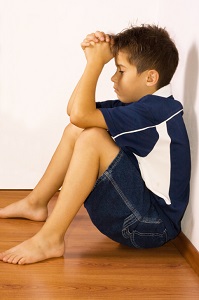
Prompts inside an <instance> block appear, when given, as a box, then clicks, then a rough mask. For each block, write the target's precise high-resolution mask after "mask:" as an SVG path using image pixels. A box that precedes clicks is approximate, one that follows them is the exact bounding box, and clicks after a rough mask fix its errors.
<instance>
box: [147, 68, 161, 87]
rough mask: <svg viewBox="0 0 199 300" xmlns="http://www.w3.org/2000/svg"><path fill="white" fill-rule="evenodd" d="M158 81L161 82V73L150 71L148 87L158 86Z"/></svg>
mask: <svg viewBox="0 0 199 300" xmlns="http://www.w3.org/2000/svg"><path fill="white" fill-rule="evenodd" d="M158 80H159V73H158V72H157V71H156V70H148V73H147V79H146V85H147V86H154V85H156V84H157V82H158Z"/></svg>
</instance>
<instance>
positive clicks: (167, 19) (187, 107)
mask: <svg viewBox="0 0 199 300" xmlns="http://www.w3.org/2000/svg"><path fill="white" fill-rule="evenodd" d="M198 11H199V3H198V1H197V0H189V1H182V0H164V1H160V4H159V13H158V15H159V24H160V25H162V26H166V28H167V29H168V30H169V32H171V33H172V36H173V38H174V39H175V41H176V44H177V47H178V49H179V52H180V64H179V67H178V70H177V73H176V74H175V77H174V79H173V91H174V95H175V97H176V98H177V99H179V100H180V101H181V102H182V103H183V105H184V112H185V114H184V119H185V123H186V125H187V130H188V134H189V139H190V144H191V154H192V178H191V195H190V203H189V206H188V208H187V211H186V213H185V216H184V218H183V222H182V230H183V232H184V233H185V235H186V236H187V237H188V238H189V239H190V240H191V242H192V243H193V244H194V246H195V247H196V248H197V249H198V250H199V218H198V214H199V201H198V195H199V184H198V183H199V161H198V137H199V133H198V127H199V119H198V117H197V116H198V115H199V56H198V53H199V31H198V28H199V18H198Z"/></svg>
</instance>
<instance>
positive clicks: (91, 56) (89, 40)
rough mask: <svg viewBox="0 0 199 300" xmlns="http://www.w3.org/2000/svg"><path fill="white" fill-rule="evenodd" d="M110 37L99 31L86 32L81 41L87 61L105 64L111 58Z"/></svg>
mask: <svg viewBox="0 0 199 300" xmlns="http://www.w3.org/2000/svg"><path fill="white" fill-rule="evenodd" d="M111 43H112V40H111V37H110V36H109V35H108V34H105V33H104V32H101V31H96V32H95V33H91V34H88V35H87V36H86V38H85V39H84V40H83V42H82V43H81V47H82V49H83V50H84V53H85V56H86V59H87V62H92V61H95V62H98V63H101V64H106V63H107V62H109V61H110V60H111V59H112V58H113V54H112V52H111Z"/></svg>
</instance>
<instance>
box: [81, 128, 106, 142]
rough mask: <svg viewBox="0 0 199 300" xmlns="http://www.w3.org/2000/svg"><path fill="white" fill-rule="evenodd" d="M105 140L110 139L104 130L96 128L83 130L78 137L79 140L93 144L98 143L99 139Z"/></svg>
mask: <svg viewBox="0 0 199 300" xmlns="http://www.w3.org/2000/svg"><path fill="white" fill-rule="evenodd" d="M105 138H110V139H111V137H110V135H109V134H108V132H107V130H106V129H103V128H98V127H92V128H87V129H84V131H82V133H81V135H80V136H79V139H81V140H86V141H94V142H99V141H100V140H101V139H105Z"/></svg>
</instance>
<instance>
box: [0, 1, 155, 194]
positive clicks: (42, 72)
mask: <svg viewBox="0 0 199 300" xmlns="http://www.w3.org/2000/svg"><path fill="white" fill-rule="evenodd" d="M143 7H144V8H145V9H143ZM157 8H158V7H157V0H152V1H151V2H150V5H149V2H148V1H147V0H143V1H132V0H124V1H122V2H121V1H120V0H114V1H112V0H100V1H99V0H84V1H81V0H79V1H78V0H73V1H70V0H68V1H67V0H17V1H16V0H0V79H1V81H0V141H1V145H0V188H1V189H9V188H11V189H18V188H19V189H26V188H33V187H34V186H35V184H36V183H37V181H38V179H39V178H40V177H41V175H42V174H43V172H44V170H45V168H46V166H47V164H48V162H49V159H50V158H51V156H52V154H53V152H54V150H55V147H56V145H57V143H58V141H59V140H60V137H61V134H62V131H63V128H64V127H65V125H66V124H67V123H68V118H67V115H66V112H65V109H66V106H67V100H68V99H69V97H70V94H71V92H72V90H73V88H74V86H75V84H76V82H77V80H78V78H79V76H80V74H81V72H82V70H83V66H84V63H85V59H84V55H83V53H82V50H81V48H80V42H81V41H82V39H83V38H84V37H85V35H86V34H87V33H90V32H93V31H96V30H98V29H100V30H104V31H108V32H118V31H120V30H122V29H123V28H124V27H127V26H128V25H129V23H131V22H133V23H134V22H136V21H137V22H138V23H141V22H146V21H147V22H156V17H157ZM113 72H114V67H113V65H112V67H111V66H108V67H107V68H106V70H105V73H104V76H103V80H101V81H100V87H99V90H98V97H99V98H100V99H106V98H107V97H108V98H112V97H115V94H114V93H113V89H112V84H111V81H110V76H111V75H112V74H113ZM102 82H103V84H102ZM104 82H106V84H104Z"/></svg>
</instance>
